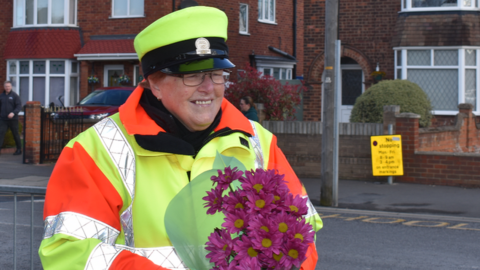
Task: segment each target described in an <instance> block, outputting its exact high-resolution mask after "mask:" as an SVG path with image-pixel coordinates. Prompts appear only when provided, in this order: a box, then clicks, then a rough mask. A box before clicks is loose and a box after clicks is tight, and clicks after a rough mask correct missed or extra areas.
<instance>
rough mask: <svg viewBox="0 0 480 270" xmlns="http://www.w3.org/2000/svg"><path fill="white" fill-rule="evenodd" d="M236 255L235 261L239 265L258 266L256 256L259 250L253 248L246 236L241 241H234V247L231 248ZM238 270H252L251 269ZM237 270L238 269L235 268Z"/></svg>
mask: <svg viewBox="0 0 480 270" xmlns="http://www.w3.org/2000/svg"><path fill="white" fill-rule="evenodd" d="M233 249H234V250H235V252H237V255H236V256H235V260H237V261H238V262H240V264H241V265H242V264H243V265H244V266H246V265H248V266H250V267H253V266H254V265H258V266H259V267H260V265H259V261H258V255H259V254H260V252H259V250H256V249H255V248H253V243H252V241H251V240H250V238H249V237H247V236H246V235H244V236H242V240H239V241H236V242H235V245H234V246H233ZM250 267H248V268H240V269H253V268H250ZM237 269H238V268H237Z"/></svg>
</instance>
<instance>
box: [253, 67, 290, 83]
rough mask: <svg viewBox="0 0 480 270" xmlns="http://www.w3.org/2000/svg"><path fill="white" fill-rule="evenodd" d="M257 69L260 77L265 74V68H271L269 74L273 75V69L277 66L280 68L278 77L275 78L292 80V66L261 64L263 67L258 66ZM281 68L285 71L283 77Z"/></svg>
mask: <svg viewBox="0 0 480 270" xmlns="http://www.w3.org/2000/svg"><path fill="white" fill-rule="evenodd" d="M257 68H258V71H259V72H261V73H262V77H263V76H264V74H265V70H271V72H270V74H271V75H270V76H272V77H273V69H274V68H279V69H280V78H275V79H277V80H292V69H293V67H279V66H263V67H258V66H257ZM282 70H283V71H285V78H281V77H282V74H283V73H282Z"/></svg>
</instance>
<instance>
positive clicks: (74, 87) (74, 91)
mask: <svg viewBox="0 0 480 270" xmlns="http://www.w3.org/2000/svg"><path fill="white" fill-rule="evenodd" d="M77 102H78V78H77V77H70V106H73V105H75V104H77Z"/></svg>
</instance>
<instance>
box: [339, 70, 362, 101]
mask: <svg viewBox="0 0 480 270" xmlns="http://www.w3.org/2000/svg"><path fill="white" fill-rule="evenodd" d="M362 76H363V72H362V71H361V70H347V69H344V70H342V105H354V104H355V101H356V100H357V98H358V97H359V96H360V95H361V94H362Z"/></svg>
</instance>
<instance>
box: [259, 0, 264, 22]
mask: <svg viewBox="0 0 480 270" xmlns="http://www.w3.org/2000/svg"><path fill="white" fill-rule="evenodd" d="M258 19H259V20H261V19H263V0H258Z"/></svg>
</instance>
